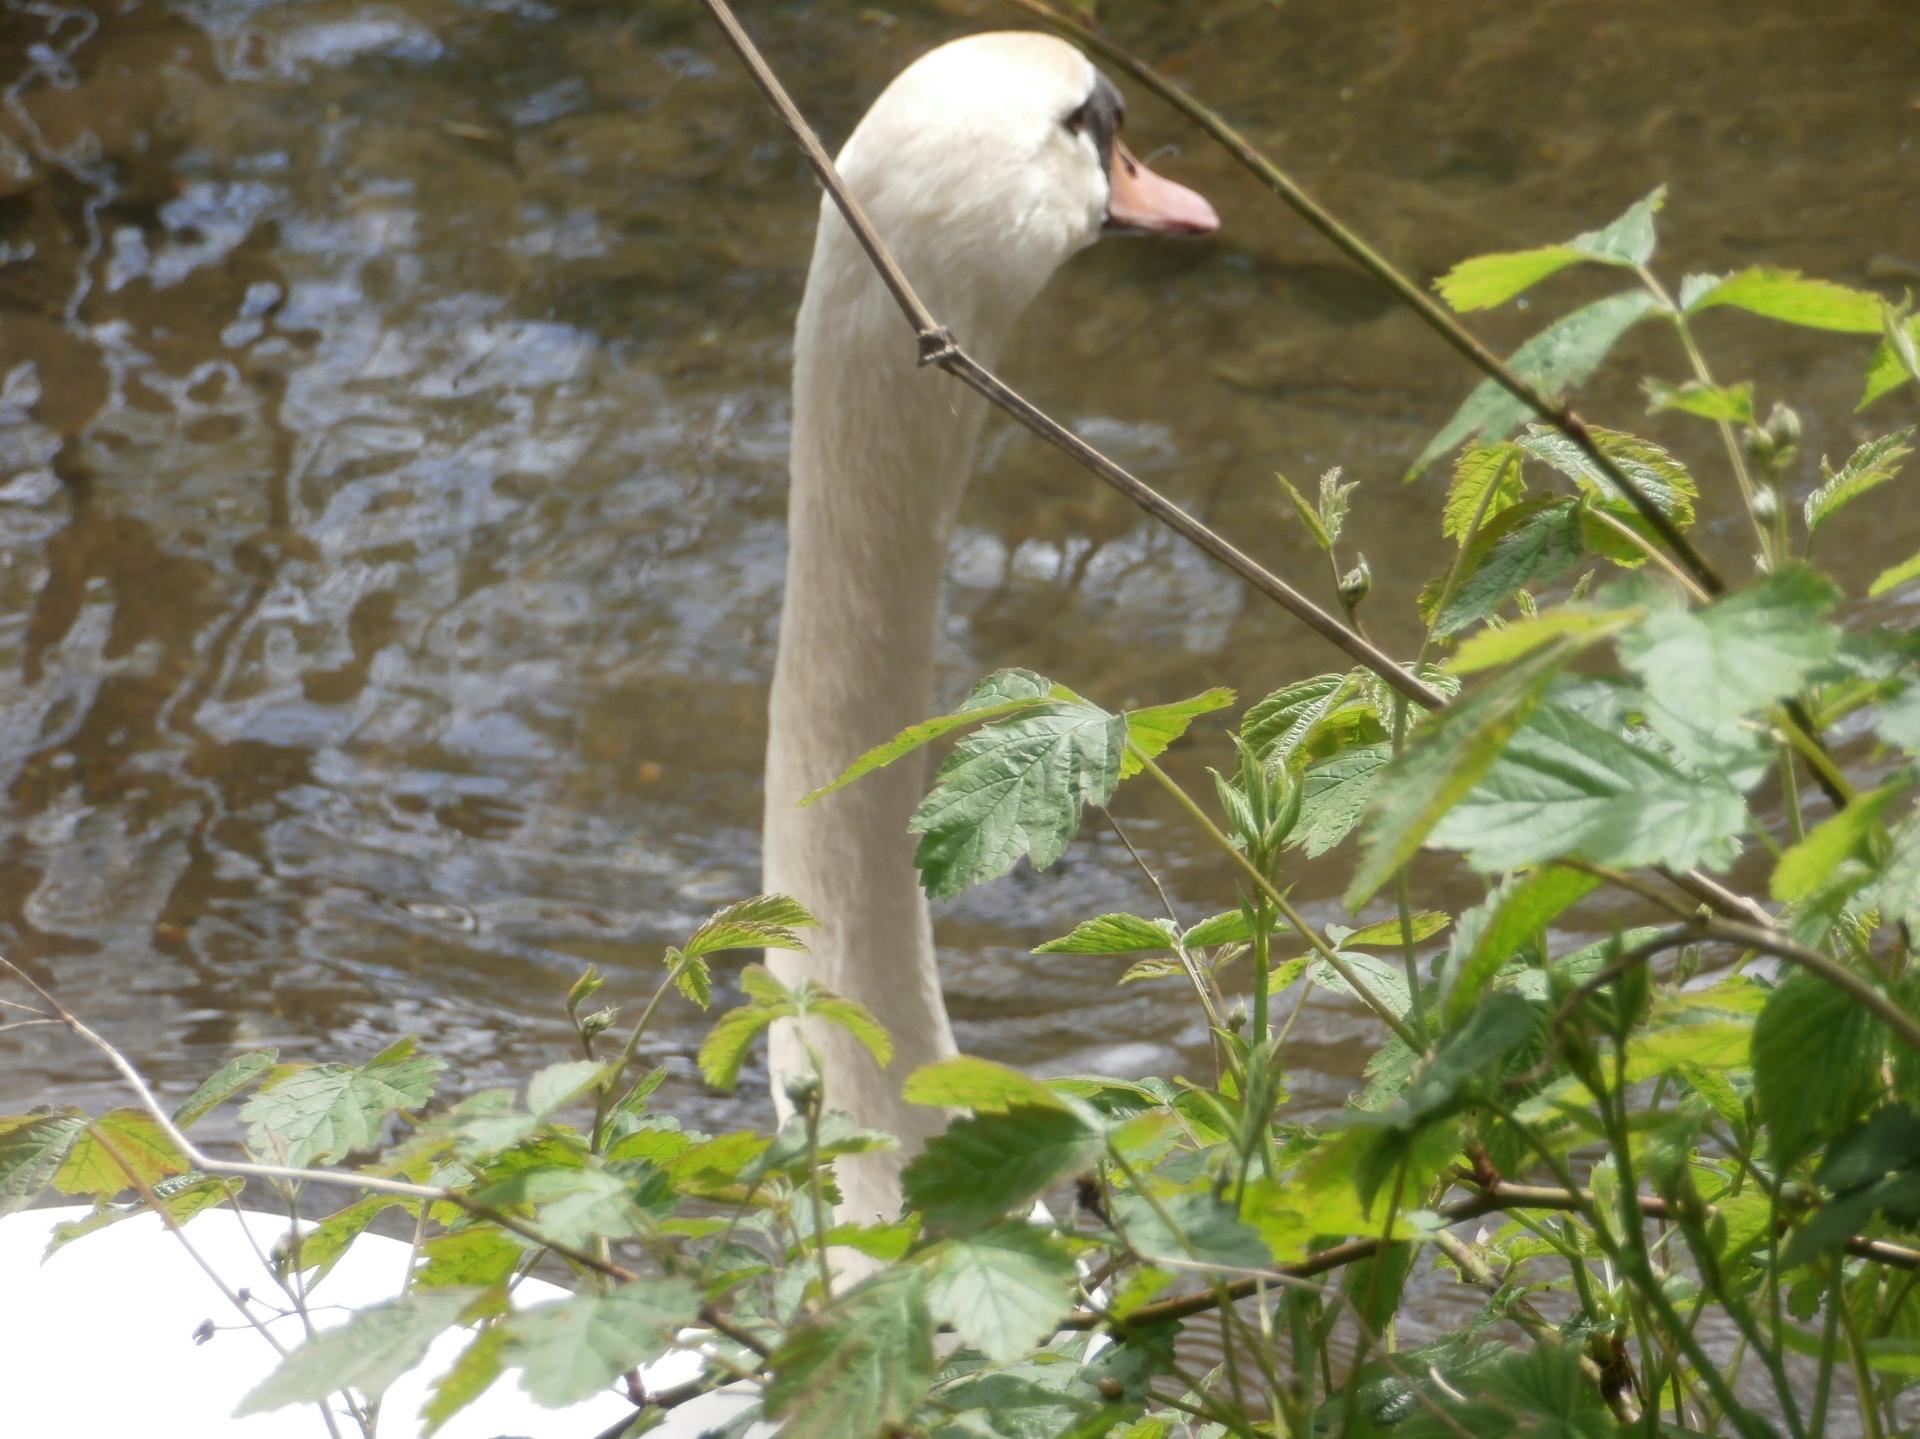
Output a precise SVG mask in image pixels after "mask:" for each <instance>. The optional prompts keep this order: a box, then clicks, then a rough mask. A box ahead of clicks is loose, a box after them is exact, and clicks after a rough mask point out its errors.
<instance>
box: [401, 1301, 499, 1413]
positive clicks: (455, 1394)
mask: <svg viewBox="0 0 1920 1439" xmlns="http://www.w3.org/2000/svg"><path fill="white" fill-rule="evenodd" d="M506 1345H507V1334H506V1331H505V1330H504V1329H502V1328H501V1327H500V1326H499V1325H497V1324H496V1325H493V1326H492V1327H490V1328H487V1329H482V1330H481V1331H480V1332H479V1333H478V1334H476V1335H475V1336H474V1338H473V1342H472V1343H471V1344H469V1345H467V1347H466V1348H465V1349H463V1350H461V1351H460V1357H459V1358H458V1359H456V1360H454V1361H453V1367H452V1368H451V1369H449V1370H448V1371H447V1372H446V1373H445V1374H442V1375H441V1376H440V1377H439V1378H438V1379H435V1380H434V1381H433V1393H432V1395H431V1396H429V1397H428V1399H427V1402H426V1403H425V1404H423V1405H422V1406H421V1408H420V1421H421V1422H420V1432H421V1434H422V1435H423V1436H426V1439H431V1436H433V1435H435V1434H438V1433H439V1432H440V1430H441V1429H442V1428H444V1427H445V1425H446V1422H447V1421H448V1420H449V1419H451V1418H453V1416H454V1415H456V1414H458V1413H459V1412H460V1411H461V1410H462V1409H464V1408H466V1407H467V1406H468V1405H469V1404H471V1403H473V1401H474V1400H476V1399H478V1398H479V1397H480V1396H481V1395H482V1394H484V1393H486V1392H487V1390H488V1389H490V1388H492V1387H493V1381H494V1380H496V1379H498V1378H499V1377H500V1375H501V1374H502V1373H503V1372H504V1371H505V1369H506V1364H505V1361H504V1359H503V1358H502V1354H503V1352H504V1351H505V1349H506Z"/></svg>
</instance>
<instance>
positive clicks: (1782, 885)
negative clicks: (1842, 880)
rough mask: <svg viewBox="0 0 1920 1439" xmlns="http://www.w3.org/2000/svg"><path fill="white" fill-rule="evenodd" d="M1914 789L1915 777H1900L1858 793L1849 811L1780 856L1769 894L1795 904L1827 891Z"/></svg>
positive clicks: (1849, 802)
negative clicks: (1887, 814)
mask: <svg viewBox="0 0 1920 1439" xmlns="http://www.w3.org/2000/svg"><path fill="white" fill-rule="evenodd" d="M1912 786H1913V777H1912V776H1911V775H1900V776H1898V777H1897V778H1896V779H1895V780H1894V782H1893V783H1891V784H1884V785H1881V786H1880V787H1879V788H1878V789H1872V790H1868V791H1867V792H1866V793H1865V794H1856V795H1855V796H1854V797H1853V798H1852V799H1851V800H1849V801H1848V802H1847V807H1846V808H1845V809H1843V810H1841V811H1840V813H1838V814H1836V815H1834V816H1832V817H1831V818H1830V819H1827V820H1825V821H1823V822H1822V823H1820V824H1818V825H1816V826H1815V827H1814V828H1812V829H1810V830H1808V831H1807V834H1806V837H1805V838H1804V839H1802V840H1801V841H1800V842H1799V843H1798V844H1795V845H1794V846H1793V847H1792V848H1790V849H1788V850H1787V852H1786V853H1785V854H1783V855H1781V856H1780V859H1779V861H1778V862H1777V863H1776V864H1775V865H1774V867H1773V879H1772V880H1771V881H1770V883H1769V885H1768V892H1769V893H1770V894H1772V896H1773V897H1774V898H1775V899H1777V900H1781V901H1783V902H1785V903H1788V904H1792V903H1796V902H1798V901H1800V900H1803V899H1806V898H1808V897H1810V896H1811V895H1813V894H1815V893H1817V892H1818V891H1819V890H1820V889H1822V888H1824V887H1825V885H1826V883H1827V880H1828V879H1829V878H1831V877H1832V875H1833V872H1834V870H1835V869H1836V868H1838V867H1839V865H1840V863H1841V861H1842V860H1845V859H1846V858H1848V857H1849V856H1851V855H1854V854H1858V853H1861V852H1862V851H1863V850H1864V848H1865V846H1866V842H1867V840H1868V838H1869V837H1870V836H1871V835H1872V834H1873V832H1874V831H1875V830H1876V829H1877V828H1878V827H1879V824H1880V816H1881V815H1882V814H1884V813H1885V812H1886V809H1887V806H1888V805H1890V804H1892V803H1893V802H1894V800H1896V799H1898V798H1899V797H1900V796H1901V795H1903V794H1905V793H1906V792H1907V790H1909V789H1910V788H1912Z"/></svg>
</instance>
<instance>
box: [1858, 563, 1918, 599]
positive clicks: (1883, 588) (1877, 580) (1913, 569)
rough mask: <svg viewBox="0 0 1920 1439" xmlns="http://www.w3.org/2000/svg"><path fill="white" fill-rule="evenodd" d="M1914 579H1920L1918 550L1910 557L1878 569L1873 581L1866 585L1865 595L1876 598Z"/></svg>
mask: <svg viewBox="0 0 1920 1439" xmlns="http://www.w3.org/2000/svg"><path fill="white" fill-rule="evenodd" d="M1914 579H1920V551H1915V552H1914V554H1913V556H1912V557H1911V558H1910V559H1905V560H1902V561H1901V562H1900V563H1899V564H1897V565H1893V566H1891V567H1889V568H1887V569H1884V570H1882V571H1880V573H1879V574H1878V575H1876V576H1874V580H1873V583H1872V584H1870V585H1868V586H1867V595H1868V597H1869V598H1878V597H1879V596H1880V595H1884V594H1885V593H1886V592H1887V591H1888V590H1891V589H1897V588H1899V587H1900V586H1901V585H1904V584H1906V583H1907V582H1908V581H1909V580H1914Z"/></svg>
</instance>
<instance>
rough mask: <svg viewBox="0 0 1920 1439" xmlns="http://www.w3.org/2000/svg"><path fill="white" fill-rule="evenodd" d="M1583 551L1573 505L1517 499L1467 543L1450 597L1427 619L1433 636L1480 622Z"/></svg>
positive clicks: (1577, 558) (1576, 507) (1564, 568)
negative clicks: (1440, 608) (1519, 500)
mask: <svg viewBox="0 0 1920 1439" xmlns="http://www.w3.org/2000/svg"><path fill="white" fill-rule="evenodd" d="M1585 553H1586V551H1585V547H1584V545H1583V543H1582V540H1581V532H1580V506H1579V502H1578V501H1576V500H1564V499H1563V500H1549V499H1542V500H1522V501H1521V502H1520V503H1519V504H1516V505H1512V506H1510V507H1508V508H1507V509H1505V510H1502V511H1501V512H1500V514H1498V515H1496V516H1495V517H1494V518H1493V519H1492V520H1490V521H1488V522H1487V523H1486V524H1484V525H1482V526H1481V527H1480V531H1479V533H1478V534H1476V535H1475V536H1474V537H1473V540H1472V541H1471V543H1469V544H1468V546H1467V550H1466V556H1465V558H1464V559H1463V560H1462V562H1461V565H1460V572H1459V573H1460V578H1459V581H1458V582H1457V584H1456V585H1455V588H1454V591H1453V595H1452V597H1451V598H1450V599H1448V600H1447V604H1446V608H1445V609H1444V610H1440V611H1438V612H1436V613H1434V614H1433V615H1432V616H1431V618H1432V620H1433V633H1434V635H1435V637H1436V638H1440V639H1445V638H1446V637H1447V636H1449V635H1453V634H1457V633H1459V632H1460V631H1461V630H1463V629H1465V628H1466V627H1467V626H1468V625H1470V624H1473V623H1474V622H1475V621H1476V620H1483V619H1485V618H1486V617H1487V616H1488V615H1491V614H1493V613H1494V612H1495V611H1496V610H1498V609H1499V608H1500V606H1502V605H1503V604H1505V603H1506V602H1507V600H1508V599H1509V598H1510V597H1511V596H1512V594H1513V592H1514V591H1515V590H1517V589H1519V588H1520V587H1521V586H1522V585H1529V584H1552V583H1553V582H1554V581H1555V580H1557V579H1559V578H1561V577H1562V576H1563V575H1565V574H1566V573H1567V572H1568V571H1569V570H1571V569H1572V568H1573V567H1574V566H1575V565H1577V564H1579V563H1580V561H1581V560H1582V559H1583V558H1584V557H1585ZM1422 598H1423V599H1424V598H1425V597H1424V596H1423V597H1422ZM1438 601H1439V594H1438V593H1437V592H1436V593H1435V594H1434V597H1433V603H1438Z"/></svg>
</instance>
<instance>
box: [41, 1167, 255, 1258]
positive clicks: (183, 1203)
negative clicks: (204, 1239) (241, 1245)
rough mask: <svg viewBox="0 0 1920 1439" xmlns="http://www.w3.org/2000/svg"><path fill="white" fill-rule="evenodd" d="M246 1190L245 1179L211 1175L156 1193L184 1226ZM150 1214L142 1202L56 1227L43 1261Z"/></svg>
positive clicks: (165, 1185) (167, 1186)
mask: <svg viewBox="0 0 1920 1439" xmlns="http://www.w3.org/2000/svg"><path fill="white" fill-rule="evenodd" d="M245 1188H246V1181H245V1180H242V1179H221V1178H218V1177H217V1176H214V1175H211V1174H208V1175H202V1176H201V1177H200V1178H198V1179H192V1180H174V1181H172V1182H171V1183H169V1182H168V1181H165V1180H163V1181H162V1182H161V1183H159V1184H157V1185H155V1186H154V1192H155V1194H156V1195H158V1196H159V1198H160V1207H161V1208H163V1209H164V1210H166V1212H167V1214H168V1215H169V1216H170V1217H171V1218H172V1220H173V1222H174V1223H175V1224H185V1223H186V1222H187V1221H188V1220H190V1219H192V1218H193V1217H194V1216H195V1215H197V1214H201V1213H203V1212H205V1211H206V1210H208V1209H211V1208H213V1207H214V1206H215V1205H216V1204H223V1203H225V1202H226V1201H227V1200H228V1199H232V1198H237V1197H238V1196H239V1194H240V1192H241V1190H243V1189H245ZM151 1212H152V1208H151V1206H150V1205H148V1204H147V1203H146V1202H145V1201H144V1199H143V1200H142V1201H140V1202H137V1203H134V1204H129V1205H127V1206H126V1207H125V1208H121V1209H96V1210H94V1211H93V1212H92V1213H91V1214H89V1215H87V1216H86V1218H84V1219H75V1220H70V1221H68V1222H67V1223H64V1224H56V1225H54V1226H53V1231H52V1233H51V1234H49V1235H48V1237H47V1247H46V1250H45V1252H44V1253H42V1254H41V1256H40V1257H41V1260H42V1262H44V1261H45V1260H47V1259H48V1258H50V1257H52V1255H53V1253H54V1251H55V1250H57V1249H60V1248H62V1247H63V1246H65V1245H67V1244H71V1243H72V1242H73V1241H74V1240H76V1239H79V1238H81V1237H83V1236H85V1235H88V1234H93V1233H97V1232H98V1231H99V1230H102V1229H106V1228H109V1227H111V1226H112V1225H115V1224H120V1223H124V1222H125V1221H126V1220H129V1219H138V1218H139V1217H140V1216H141V1215H143V1214H149V1213H151Z"/></svg>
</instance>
